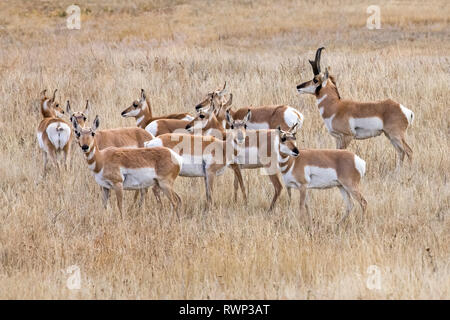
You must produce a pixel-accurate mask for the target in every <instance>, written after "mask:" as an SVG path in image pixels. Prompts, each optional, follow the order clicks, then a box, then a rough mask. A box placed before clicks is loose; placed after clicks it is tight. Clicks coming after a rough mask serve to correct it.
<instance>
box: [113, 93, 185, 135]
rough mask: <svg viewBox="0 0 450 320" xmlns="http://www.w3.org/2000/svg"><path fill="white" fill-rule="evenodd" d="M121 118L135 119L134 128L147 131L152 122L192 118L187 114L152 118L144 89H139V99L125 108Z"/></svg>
mask: <svg viewBox="0 0 450 320" xmlns="http://www.w3.org/2000/svg"><path fill="white" fill-rule="evenodd" d="M121 115H122V117H124V118H128V117H133V118H135V119H136V126H138V127H139V128H142V129H145V130H147V131H148V129H147V126H148V125H149V124H150V123H151V122H152V121H154V120H158V119H178V120H192V119H193V117H192V116H191V115H189V113H172V114H168V115H165V116H160V117H153V115H152V108H151V106H150V103H149V102H148V101H147V97H146V95H145V92H144V89H141V97H140V99H139V101H138V100H135V101H133V103H132V104H131V106H129V107H128V108H126V109H125V110H123V111H122V113H121Z"/></svg>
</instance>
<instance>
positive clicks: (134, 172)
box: [120, 168, 157, 189]
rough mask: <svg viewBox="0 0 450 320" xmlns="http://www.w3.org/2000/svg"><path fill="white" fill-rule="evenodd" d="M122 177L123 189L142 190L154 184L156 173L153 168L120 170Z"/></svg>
mask: <svg viewBox="0 0 450 320" xmlns="http://www.w3.org/2000/svg"><path fill="white" fill-rule="evenodd" d="M120 173H121V174H122V176H123V188H124V189H142V188H148V187H151V186H152V185H154V184H155V179H156V177H157V176H156V172H155V169H154V168H133V169H130V168H120Z"/></svg>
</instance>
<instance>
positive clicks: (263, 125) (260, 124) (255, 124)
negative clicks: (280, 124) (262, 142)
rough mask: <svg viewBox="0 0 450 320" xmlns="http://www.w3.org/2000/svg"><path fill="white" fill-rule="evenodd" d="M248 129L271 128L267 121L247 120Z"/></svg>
mask: <svg viewBox="0 0 450 320" xmlns="http://www.w3.org/2000/svg"><path fill="white" fill-rule="evenodd" d="M247 129H250V130H261V129H262V130H264V129H266V130H267V129H270V128H269V124H268V123H267V122H250V121H249V122H247Z"/></svg>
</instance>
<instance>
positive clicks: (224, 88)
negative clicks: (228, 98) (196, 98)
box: [217, 81, 227, 97]
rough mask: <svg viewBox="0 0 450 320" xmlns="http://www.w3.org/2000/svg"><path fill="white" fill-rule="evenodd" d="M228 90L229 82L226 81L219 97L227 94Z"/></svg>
mask: <svg viewBox="0 0 450 320" xmlns="http://www.w3.org/2000/svg"><path fill="white" fill-rule="evenodd" d="M226 90H227V82H226V81H225V83H224V85H223V88H222V90H220V91H219V92H218V93H217V94H218V95H219V97H223V95H224V94H225V92H226Z"/></svg>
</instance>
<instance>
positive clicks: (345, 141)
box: [340, 135, 353, 149]
mask: <svg viewBox="0 0 450 320" xmlns="http://www.w3.org/2000/svg"><path fill="white" fill-rule="evenodd" d="M352 140H353V137H352V136H349V135H343V136H342V137H341V147H340V149H347V147H348V145H349V144H350V142H352Z"/></svg>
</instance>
